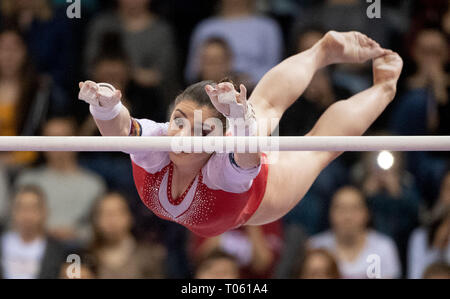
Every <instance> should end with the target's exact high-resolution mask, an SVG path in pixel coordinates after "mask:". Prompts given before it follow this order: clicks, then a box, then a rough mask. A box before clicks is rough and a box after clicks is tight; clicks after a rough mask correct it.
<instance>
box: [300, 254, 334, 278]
mask: <svg viewBox="0 0 450 299" xmlns="http://www.w3.org/2000/svg"><path fill="white" fill-rule="evenodd" d="M314 255H321V256H323V257H325V258H326V259H327V261H328V273H329V274H330V276H331V277H332V278H334V279H339V278H341V273H340V272H339V267H338V264H337V261H336V258H335V257H334V255H332V254H331V253H330V252H329V251H328V250H326V249H324V248H317V249H309V250H308V251H307V252H306V254H305V257H304V259H303V261H302V263H301V267H300V268H299V271H298V273H297V277H295V278H300V277H302V276H303V275H304V272H305V265H306V261H307V260H308V259H309V258H311V257H312V256H314Z"/></svg>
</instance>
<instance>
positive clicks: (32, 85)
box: [0, 26, 40, 134]
mask: <svg viewBox="0 0 450 299" xmlns="http://www.w3.org/2000/svg"><path fill="white" fill-rule="evenodd" d="M8 33H11V34H14V35H16V36H17V37H18V38H19V39H20V41H21V43H22V46H23V47H24V49H25V59H24V62H23V65H22V68H21V69H20V73H21V74H20V92H19V98H18V101H17V105H16V107H20V109H16V111H17V116H16V117H17V118H16V126H17V128H16V129H17V132H18V134H22V131H23V130H24V128H25V126H26V124H25V123H26V120H27V118H29V115H28V114H29V113H30V110H31V108H30V107H31V106H33V105H32V102H33V100H34V99H35V96H36V93H37V90H38V88H39V85H40V82H39V79H38V76H37V75H36V70H35V67H34V65H33V63H32V60H31V57H30V54H29V50H28V48H27V45H26V38H25V36H24V34H22V32H21V31H20V30H19V29H18V28H17V27H14V26H9V27H6V28H3V29H2V30H1V31H0V36H3V35H4V34H8ZM0 76H2V75H1V73H0Z"/></svg>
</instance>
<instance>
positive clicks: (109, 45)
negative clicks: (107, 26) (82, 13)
mask: <svg viewBox="0 0 450 299" xmlns="http://www.w3.org/2000/svg"><path fill="white" fill-rule="evenodd" d="M99 49H100V50H99V52H98V53H97V55H96V56H95V57H94V60H93V61H92V65H93V66H94V67H95V66H97V65H98V64H100V63H101V62H104V61H111V60H113V61H121V62H123V63H124V64H127V65H128V64H129V63H130V59H129V57H128V55H127V54H126V51H125V47H124V45H123V39H122V36H121V35H120V33H119V32H116V31H108V32H106V33H104V34H103V35H102V36H101V42H100V47H99Z"/></svg>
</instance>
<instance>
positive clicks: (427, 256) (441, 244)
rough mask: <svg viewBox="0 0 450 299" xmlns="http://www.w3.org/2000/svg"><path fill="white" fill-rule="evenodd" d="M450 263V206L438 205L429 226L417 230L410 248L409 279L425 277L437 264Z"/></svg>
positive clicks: (412, 237)
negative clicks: (426, 270)
mask: <svg viewBox="0 0 450 299" xmlns="http://www.w3.org/2000/svg"><path fill="white" fill-rule="evenodd" d="M435 262H444V263H447V264H449V263H450V204H448V203H446V204H444V205H441V204H438V205H437V206H436V209H435V210H434V213H433V215H432V217H431V219H430V220H429V221H428V224H427V225H426V226H424V227H420V228H418V229H416V230H415V231H414V232H413V234H412V235H411V238H410V241H409V247H408V278H411V279H417V278H421V277H423V276H424V273H425V269H426V268H427V267H428V266H429V265H431V264H433V263H435Z"/></svg>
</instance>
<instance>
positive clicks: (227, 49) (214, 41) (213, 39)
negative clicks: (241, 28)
mask: <svg viewBox="0 0 450 299" xmlns="http://www.w3.org/2000/svg"><path fill="white" fill-rule="evenodd" d="M214 44H216V45H219V46H221V47H222V48H223V49H224V50H225V52H226V53H227V55H228V56H230V57H232V56H233V51H232V50H231V48H230V45H229V44H228V42H227V41H226V40H225V39H224V38H221V37H218V36H213V37H210V38H208V39H207V40H206V41H205V42H203V47H205V46H209V45H214Z"/></svg>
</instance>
